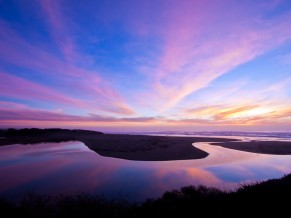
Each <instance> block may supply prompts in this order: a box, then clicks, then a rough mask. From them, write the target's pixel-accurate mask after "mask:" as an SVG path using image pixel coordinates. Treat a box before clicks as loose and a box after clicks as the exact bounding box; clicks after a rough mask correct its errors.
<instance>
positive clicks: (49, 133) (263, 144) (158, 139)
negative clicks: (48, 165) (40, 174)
mask: <svg viewBox="0 0 291 218" xmlns="http://www.w3.org/2000/svg"><path fill="white" fill-rule="evenodd" d="M2 136H5V138H1V137H2ZM65 141H80V142H82V143H84V144H85V145H86V146H87V147H88V148H89V149H91V150H93V151H95V152H96V153H98V154H99V155H101V156H107V157H114V158H120V159H126V160H136V161H169V160H191V159H202V158H205V157H207V156H208V153H207V152H205V151H203V150H201V149H199V148H196V147H195V144H194V146H193V143H195V142H209V144H210V145H213V146H222V147H224V148H228V149H234V150H240V151H246V152H251V153H261V154H275V155H290V154H291V142H282V141H251V142H243V141H240V140H238V139H233V138H231V139H229V138H221V137H188V136H187V137H181V136H151V135H125V134H103V133H101V132H96V131H87V130H68V129H21V130H10V132H9V130H6V132H5V131H4V132H2V135H0V146H5V145H11V144H36V143H42V142H65Z"/></svg>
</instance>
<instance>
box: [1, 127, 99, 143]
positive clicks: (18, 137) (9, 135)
mask: <svg viewBox="0 0 291 218" xmlns="http://www.w3.org/2000/svg"><path fill="white" fill-rule="evenodd" d="M102 134H103V133H102V132H96V131H90V130H80V129H74V130H70V129H59V128H51V129H38V128H30V129H29V128H26V129H13V128H10V129H6V130H5V129H4V130H3V129H2V130H0V137H5V138H3V139H1V140H0V145H9V144H19V143H21V144H33V143H41V142H65V141H74V140H78V139H79V137H78V136H79V135H82V136H83V137H87V136H92V137H94V136H97V135H102Z"/></svg>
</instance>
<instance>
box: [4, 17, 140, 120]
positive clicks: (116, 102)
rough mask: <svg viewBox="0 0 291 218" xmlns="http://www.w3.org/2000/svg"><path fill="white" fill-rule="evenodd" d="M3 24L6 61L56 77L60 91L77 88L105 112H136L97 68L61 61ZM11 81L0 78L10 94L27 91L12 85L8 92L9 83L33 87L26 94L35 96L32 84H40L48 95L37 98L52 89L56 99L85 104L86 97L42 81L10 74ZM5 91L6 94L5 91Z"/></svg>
mask: <svg viewBox="0 0 291 218" xmlns="http://www.w3.org/2000/svg"><path fill="white" fill-rule="evenodd" d="M0 26H1V29H2V30H4V31H1V33H0V38H1V40H0V47H1V49H0V58H1V60H2V61H6V62H8V63H11V64H14V65H16V66H19V67H22V68H26V69H29V70H33V71H34V72H37V74H40V75H44V76H45V77H46V78H50V79H53V78H56V79H57V81H58V83H59V84H60V86H58V87H57V89H58V91H59V92H63V93H67V92H68V91H70V90H71V89H72V88H74V89H77V90H78V91H79V94H80V96H81V97H84V98H85V99H86V98H87V99H88V98H89V99H90V101H91V103H90V104H91V106H92V107H91V110H92V111H93V110H94V108H96V109H99V110H103V111H105V112H106V111H107V112H109V113H116V114H122V115H133V114H134V113H135V112H134V111H133V110H132V109H131V108H130V107H129V106H128V105H127V104H126V103H125V101H124V99H123V98H122V97H121V95H120V94H118V93H117V91H115V90H114V88H113V87H112V86H111V85H110V83H109V82H108V81H105V80H104V79H102V78H101V77H100V76H99V75H98V72H95V71H92V70H90V69H89V70H88V69H84V68H80V67H78V66H75V65H72V64H70V63H67V62H66V61H62V60H61V59H60V58H58V57H57V56H55V55H53V54H51V53H49V52H48V51H46V50H43V49H41V48H40V47H38V46H37V45H33V44H31V43H30V42H27V41H26V40H25V39H24V38H23V37H21V36H20V35H19V34H17V33H16V32H15V31H13V30H12V29H11V28H10V27H9V26H8V25H7V24H6V23H5V22H4V21H1V20H0ZM6 77H9V75H7V74H6ZM3 78H4V75H3ZM16 80H18V82H20V83H17V81H16ZM9 81H10V82H11V83H8V82H6V83H5V82H4V80H1V82H0V83H1V84H0V85H1V86H2V88H3V89H4V87H6V88H7V89H6V91H7V92H5V93H7V94H8V95H14V96H15V95H17V93H19V95H20V96H24V95H25V94H24V92H22V93H23V94H21V91H20V90H18V91H17V92H15V91H13V88H12V89H11V93H9V87H7V86H12V87H14V89H20V88H21V87H22V88H23V89H25V90H28V89H30V90H31V91H30V92H31V93H32V94H31V95H27V98H29V96H31V97H32V96H35V95H37V92H34V93H33V89H32V88H30V87H34V88H35V89H34V90H38V88H40V90H42V91H44V90H46V91H45V92H46V95H44V96H43V97H42V96H40V95H38V98H36V99H39V97H40V98H42V99H44V98H46V96H48V93H50V100H52V101H53V102H55V101H58V102H60V99H64V103H68V101H70V102H71V103H73V102H75V103H77V102H78V104H76V105H75V106H80V105H82V103H81V104H80V102H82V101H83V100H76V99H75V100H73V98H72V97H70V95H68V94H61V93H57V92H56V91H48V90H49V88H45V87H44V86H43V85H37V84H34V85H32V83H30V82H29V81H25V79H21V78H18V79H17V78H16V77H15V76H11V77H9ZM28 83H29V84H28ZM16 84H20V86H19V87H17V85H16ZM24 84H26V85H24ZM15 85H16V86H15ZM29 85H30V86H29ZM42 93H43V92H42ZM52 93H54V94H52ZM2 94H4V92H3V93H2ZM65 95H67V96H65ZM53 96H55V97H56V99H55V100H53ZM59 96H63V97H59ZM69 99H70V100H69ZM87 104H88V103H87ZM83 105H84V103H83ZM93 105H95V106H93ZM87 108H88V107H87Z"/></svg>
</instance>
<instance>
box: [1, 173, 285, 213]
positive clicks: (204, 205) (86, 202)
mask: <svg viewBox="0 0 291 218" xmlns="http://www.w3.org/2000/svg"><path fill="white" fill-rule="evenodd" d="M290 198H291V174H290V175H287V176H284V177H283V178H281V179H272V180H268V181H266V182H261V183H257V184H253V185H242V186H241V187H240V188H239V189H238V190H237V191H235V192H227V191H222V190H219V189H215V188H207V187H204V186H197V187H195V186H188V187H183V188H181V189H180V190H174V191H170V192H166V193H165V194H164V195H163V196H162V197H161V198H159V199H155V200H147V201H145V202H143V203H135V204H129V203H128V202H126V201H123V200H114V201H109V200H106V199H104V198H100V197H91V196H89V195H78V196H58V197H52V196H39V195H36V194H27V195H26V196H25V197H24V198H23V199H22V200H21V201H20V202H18V203H13V202H11V201H8V200H1V201H0V210H1V213H2V214H9V217H127V218H130V217H290V216H291V207H290Z"/></svg>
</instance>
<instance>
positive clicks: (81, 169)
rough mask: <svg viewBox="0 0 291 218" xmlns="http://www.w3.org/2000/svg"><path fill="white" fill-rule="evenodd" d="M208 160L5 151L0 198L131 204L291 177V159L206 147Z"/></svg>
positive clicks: (1, 150)
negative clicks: (182, 191) (87, 197)
mask: <svg viewBox="0 0 291 218" xmlns="http://www.w3.org/2000/svg"><path fill="white" fill-rule="evenodd" d="M193 145H194V146H196V147H198V148H200V149H202V150H204V151H206V152H208V153H209V154H210V155H209V156H208V157H206V158H204V159H197V160H182V161H152V162H151V161H129V160H122V159H116V158H110V157H103V156H100V155H99V154H97V153H95V152H93V151H91V150H90V149H88V148H87V146H86V145H84V144H83V143H81V142H76V141H71V142H63V143H41V144H33V145H21V144H17V145H9V146H2V147H0V181H1V182H0V183H1V186H0V196H2V197H3V196H4V197H8V198H12V199H18V198H19V197H21V196H22V195H23V194H24V193H27V192H36V193H40V194H60V193H63V194H78V193H84V192H85V193H90V194H98V195H102V196H104V197H105V198H109V199H113V198H122V199H127V200H129V201H131V202H135V201H142V200H145V199H147V198H157V197H160V196H161V195H162V194H163V193H164V192H165V191H168V190H172V189H177V188H180V187H182V186H187V185H206V186H211V187H218V188H222V189H226V190H233V189H235V188H237V187H238V186H239V185H240V184H245V183H250V182H256V181H262V180H266V179H270V178H279V177H281V176H283V175H284V174H287V173H291V155H264V154H254V153H247V152H241V151H235V150H230V149H226V148H222V147H220V146H211V145H208V144H207V143H195V144H193Z"/></svg>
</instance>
